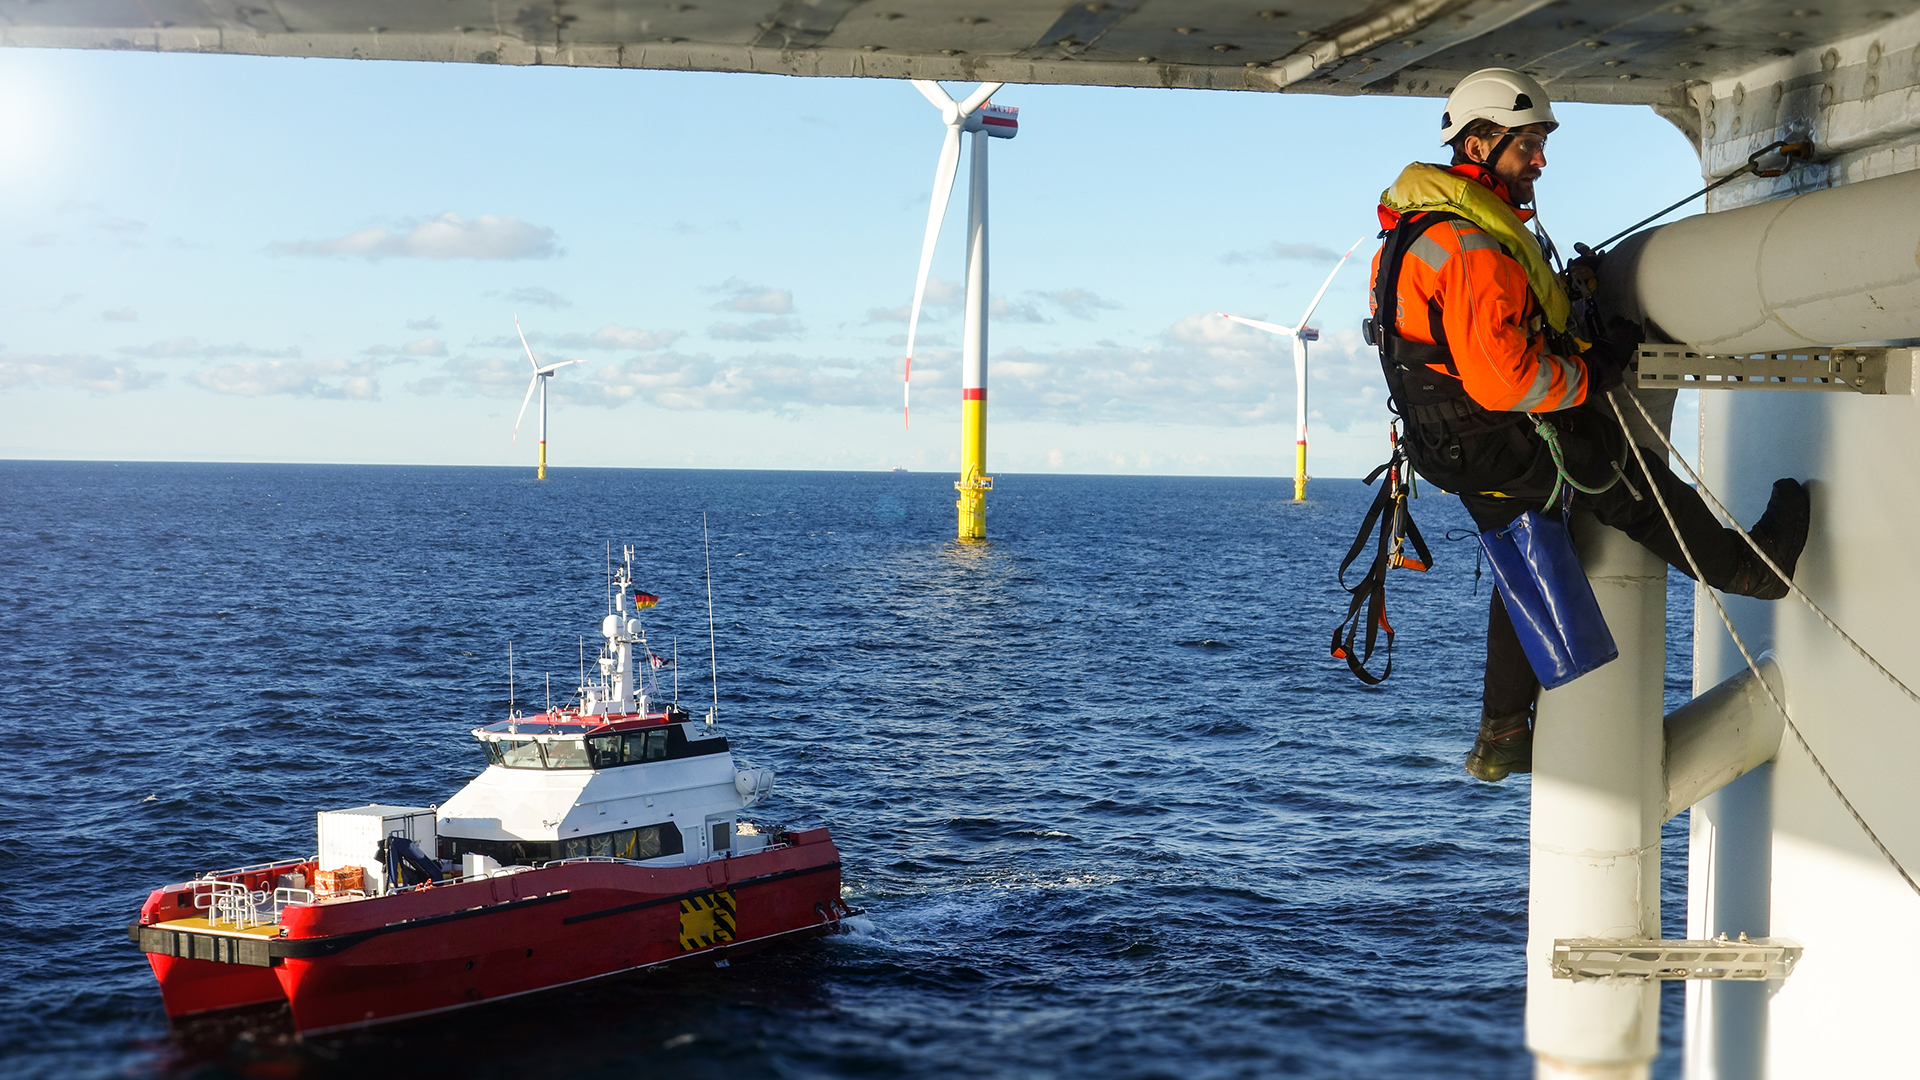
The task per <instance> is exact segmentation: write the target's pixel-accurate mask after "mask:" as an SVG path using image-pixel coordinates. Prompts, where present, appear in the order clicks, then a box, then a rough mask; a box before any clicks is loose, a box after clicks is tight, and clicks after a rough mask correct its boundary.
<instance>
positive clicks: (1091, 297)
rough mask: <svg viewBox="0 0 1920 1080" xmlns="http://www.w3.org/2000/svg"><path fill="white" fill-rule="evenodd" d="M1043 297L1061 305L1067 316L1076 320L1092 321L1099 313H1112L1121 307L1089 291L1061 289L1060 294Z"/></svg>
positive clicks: (1047, 294) (1048, 294) (1051, 293)
mask: <svg viewBox="0 0 1920 1080" xmlns="http://www.w3.org/2000/svg"><path fill="white" fill-rule="evenodd" d="M1042 295H1044V296H1045V297H1046V298H1047V299H1048V300H1051V301H1053V302H1054V303H1056V304H1058V305H1060V307H1061V308H1062V309H1064V310H1065V311H1066V313H1067V314H1069V315H1071V316H1073V317H1074V318H1076V319H1091V318H1093V317H1094V313H1095V312H1097V311H1103V310H1104V311H1112V310H1115V309H1117V308H1119V306H1120V305H1119V304H1116V303H1114V302H1113V301H1111V300H1106V299H1102V298H1101V297H1100V296H1099V295H1097V294H1096V293H1094V292H1092V291H1091V290H1088V289H1061V290H1060V291H1059V292H1050V293H1044V294H1042Z"/></svg>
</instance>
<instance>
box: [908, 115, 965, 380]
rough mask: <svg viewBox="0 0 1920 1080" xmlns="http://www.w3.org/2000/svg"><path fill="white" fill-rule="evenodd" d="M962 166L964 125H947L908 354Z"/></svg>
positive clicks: (922, 245)
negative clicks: (929, 272)
mask: <svg viewBox="0 0 1920 1080" xmlns="http://www.w3.org/2000/svg"><path fill="white" fill-rule="evenodd" d="M959 169H960V127H959V125H957V124H948V125H947V134H946V141H944V142H942V143H941V144H940V161H939V163H938V164H936V165H935V166H934V167H933V205H932V206H931V207H929V208H928V209H927V235H926V239H924V240H922V241H921V242H920V276H919V277H917V278H915V279H914V282H913V307H912V309H911V310H910V311H909V313H908V315H907V358H908V359H909V360H911V359H912V358H913V343H914V340H915V339H916V338H917V337H918V336H919V334H920V305H921V304H922V303H923V302H924V301H925V300H926V298H927V272H928V271H929V270H931V269H933V247H934V244H935V243H937V242H938V241H939V239H940V224H941V223H942V222H943V221H945V220H946V218H947V201H948V200H949V199H951V198H952V197H953V177H954V174H955V173H957V172H958V171H959Z"/></svg>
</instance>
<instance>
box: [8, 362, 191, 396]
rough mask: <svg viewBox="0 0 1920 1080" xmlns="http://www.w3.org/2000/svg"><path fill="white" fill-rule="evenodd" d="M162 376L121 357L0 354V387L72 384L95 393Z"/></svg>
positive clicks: (146, 384) (138, 385)
mask: <svg viewBox="0 0 1920 1080" xmlns="http://www.w3.org/2000/svg"><path fill="white" fill-rule="evenodd" d="M165 378H166V376H165V375H159V374H154V373H152V372H145V371H141V370H140V369H139V368H138V367H136V366H135V365H133V364H130V363H128V362H126V361H124V360H110V359H107V358H106V357H102V356H89V355H85V354H80V353H69V354H67V355H64V356H0V387H7V388H12V387H24V386H34V385H38V386H73V387H79V388H80V389H82V390H91V391H93V392H94V393H96V394H118V393H121V392H123V391H127V390H144V389H146V388H147V387H150V386H153V385H154V384H156V383H158V382H160V381H161V380H162V379H165Z"/></svg>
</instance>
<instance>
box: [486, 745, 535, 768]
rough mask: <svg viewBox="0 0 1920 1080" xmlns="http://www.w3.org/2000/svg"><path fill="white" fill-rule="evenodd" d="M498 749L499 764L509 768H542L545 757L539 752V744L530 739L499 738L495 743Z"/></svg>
mask: <svg viewBox="0 0 1920 1080" xmlns="http://www.w3.org/2000/svg"><path fill="white" fill-rule="evenodd" d="M495 745H496V746H497V747H498V748H499V749H498V750H497V751H496V752H497V753H498V754H499V755H500V764H501V765H504V766H506V767H507V768H509V769H544V768H546V766H547V762H546V758H545V757H544V756H542V755H541V753H540V744H539V743H537V742H535V741H534V740H532V739H501V740H500V741H499V742H498V743H496V744H495Z"/></svg>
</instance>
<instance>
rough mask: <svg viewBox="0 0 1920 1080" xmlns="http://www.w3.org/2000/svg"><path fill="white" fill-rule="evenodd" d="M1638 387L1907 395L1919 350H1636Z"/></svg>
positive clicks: (1668, 347) (1656, 347) (1659, 347)
mask: <svg viewBox="0 0 1920 1080" xmlns="http://www.w3.org/2000/svg"><path fill="white" fill-rule="evenodd" d="M1635 352H1636V354H1637V357H1638V364H1637V365H1636V366H1637V367H1638V369H1639V381H1638V384H1637V385H1638V386H1639V388H1640V389H1642V390H1845V391H1851V392H1853V393H1856V394H1911V393H1912V392H1913V366H1914V356H1915V354H1916V353H1920V349H1909V348H1889V347H1885V346H1867V347H1861V348H1847V347H1824V346H1823V347H1820V348H1814V349H1807V350H1805V351H1800V352H1774V353H1754V354H1751V355H1742V356H1717V355H1713V354H1711V353H1699V352H1695V351H1693V350H1692V349H1689V348H1687V347H1686V346H1685V345H1658V344H1645V345H1641V346H1640V347H1639V348H1638V349H1636V350H1635Z"/></svg>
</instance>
